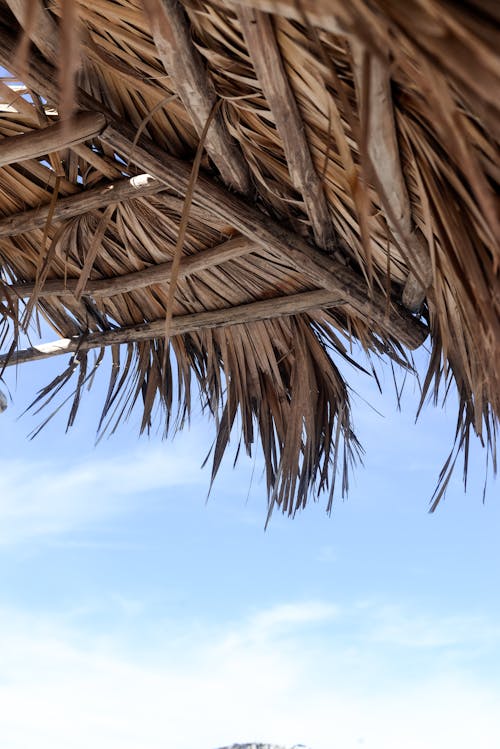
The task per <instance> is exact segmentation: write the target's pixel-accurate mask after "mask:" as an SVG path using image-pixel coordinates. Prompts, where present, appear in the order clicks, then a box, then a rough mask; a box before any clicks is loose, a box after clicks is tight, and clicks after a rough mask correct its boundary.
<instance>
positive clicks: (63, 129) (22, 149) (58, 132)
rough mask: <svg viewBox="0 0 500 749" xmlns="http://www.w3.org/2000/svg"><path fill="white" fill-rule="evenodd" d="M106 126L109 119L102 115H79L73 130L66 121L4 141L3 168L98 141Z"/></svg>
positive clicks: (0, 155) (0, 153)
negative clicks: (92, 140)
mask: <svg viewBox="0 0 500 749" xmlns="http://www.w3.org/2000/svg"><path fill="white" fill-rule="evenodd" d="M106 124H107V121H106V117H105V116H104V115H103V114H101V113H100V112H80V113H79V114H78V115H75V117H74V118H73V120H72V122H71V127H68V125H67V123H65V122H56V123H55V124H54V125H49V126H48V127H46V128H43V129H42V130H33V131H32V132H30V133H25V134H23V135H13V136H11V137H9V138H4V139H3V140H1V141H0V167H2V166H6V165H8V164H15V163H19V162H21V161H27V160H28V159H34V158H39V157H40V156H45V155H47V154H49V153H53V152H54V151H59V150H61V149H62V148H71V146H74V145H75V144H77V143H83V142H84V141H86V140H90V139H91V138H95V137H96V136H97V135H99V133H100V132H101V131H102V130H103V129H104V128H105V127H106Z"/></svg>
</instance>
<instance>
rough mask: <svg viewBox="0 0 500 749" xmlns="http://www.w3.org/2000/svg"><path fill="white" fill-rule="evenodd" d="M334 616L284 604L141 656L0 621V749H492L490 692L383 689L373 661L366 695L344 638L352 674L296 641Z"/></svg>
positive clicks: (475, 688)
mask: <svg viewBox="0 0 500 749" xmlns="http://www.w3.org/2000/svg"><path fill="white" fill-rule="evenodd" d="M2 613H3V616H2ZM351 614H352V612H351ZM339 616H340V617H342V616H343V614H342V613H341V612H338V611H337V610H335V611H334V610H333V609H331V607H330V606H329V604H325V603H321V602H305V603H304V602H300V603H292V604H287V605H284V606H279V607H273V608H271V609H270V610H268V611H262V612H259V613H258V614H255V615H253V616H251V617H250V618H249V619H247V620H246V621H243V622H238V623H233V624H232V625H231V626H230V627H228V626H227V625H224V626H223V627H222V626H221V628H220V629H219V630H218V631H216V632H214V631H213V630H208V629H207V630H202V632H203V633H202V634H200V629H197V630H196V633H195V632H194V631H193V632H191V633H190V632H189V631H188V632H184V634H183V636H182V638H181V639H179V637H178V634H176V633H175V632H173V631H168V632H165V636H164V638H163V639H162V640H161V641H159V642H158V643H156V644H155V648H154V652H153V653H152V652H151V650H150V651H149V652H148V653H147V654H142V655H141V654H139V653H138V652H137V651H136V652H135V653H134V654H130V653H128V652H127V650H126V649H125V648H123V647H120V646H119V643H118V642H117V641H115V642H114V644H113V645H112V646H111V645H110V643H109V641H107V642H106V643H105V642H104V640H103V639H102V638H101V639H99V640H92V639H91V638H88V637H83V636H82V635H81V633H78V632H74V631H71V630H68V629H67V627H66V626H65V625H64V624H63V623H61V622H60V621H59V622H57V621H55V620H50V619H48V620H45V621H43V620H40V619H37V620H35V618H34V617H31V616H21V615H20V614H19V613H16V612H12V611H10V612H9V611H7V612H5V611H4V612H0V736H1V745H2V749H26V747H28V746H36V747H37V749H53V747H59V746H64V747H65V749H84V748H85V749H88V747H90V746H91V747H92V748H93V749H137V747H141V749H160V747H162V748H164V747H165V746H172V747H175V749H198V748H199V749H213V748H214V747H218V746H223V745H225V744H231V743H233V742H244V741H252V740H253V741H256V740H260V741H269V742H275V743H277V744H282V745H287V744H288V745H290V746H291V745H293V744H295V743H304V744H307V745H308V746H310V747H312V749H332V747H339V748H341V749H359V747H363V749H400V748H401V747H402V746H404V747H405V749H422V747H425V749H445V748H446V749H447V747H450V748H451V747H453V749H470V747H471V746H475V747H481V749H497V747H498V746H499V744H500V728H499V726H498V709H499V707H500V689H499V688H498V684H497V686H496V688H494V687H493V686H491V685H489V686H488V684H487V683H486V682H482V681H481V680H480V679H479V678H478V677H477V676H476V677H474V678H473V677H471V676H467V675H466V674H465V673H460V672H457V671H450V672H440V673H436V672H433V673H429V674H428V675H427V676H426V677H425V678H422V679H417V678H415V676H414V674H412V673H411V670H410V671H409V672H408V674H404V672H403V676H402V677H401V678H400V679H399V680H398V681H394V680H390V679H389V680H388V679H387V677H386V674H385V673H384V666H385V661H384V658H387V655H385V656H380V655H376V654H373V657H374V658H375V660H376V665H377V666H378V673H377V675H376V678H374V679H373V682H372V689H366V687H365V688H364V687H363V668H364V661H365V653H364V652H363V648H360V647H359V645H360V642H359V641H357V640H356V638H354V640H353V641H352V642H351V643H350V647H351V649H352V650H353V651H354V654H353V657H352V658H351V660H350V662H349V668H350V669H351V670H352V671H354V672H355V673H349V668H347V667H346V662H344V663H343V664H342V658H341V656H342V652H341V651H342V648H343V647H344V646H343V645H342V644H340V643H339V642H338V641H337V640H336V636H335V633H334V632H333V630H332V633H331V636H330V637H328V638H327V639H324V638H323V639H322V641H321V643H318V648H317V649H316V650H314V649H313V650H311V649H310V648H309V646H308V645H307V643H306V644H305V641H304V639H303V635H304V628H306V629H307V627H308V626H309V628H310V631H309V634H311V633H313V632H314V627H315V625H316V624H317V623H318V622H319V621H321V622H323V623H325V622H326V621H330V620H331V621H332V622H337V621H338V618H339ZM331 617H333V619H332V618H331ZM270 623H271V626H269V624H270ZM178 626H179V630H180V629H182V628H183V627H182V623H180V622H179V623H178ZM284 631H286V633H287V637H286V638H285V640H283V632H284ZM180 643H182V647H180ZM228 643H230V644H231V647H228ZM365 645H366V643H365ZM353 677H354V678H353Z"/></svg>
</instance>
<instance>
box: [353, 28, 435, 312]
mask: <svg viewBox="0 0 500 749" xmlns="http://www.w3.org/2000/svg"><path fill="white" fill-rule="evenodd" d="M351 50H352V53H353V60H354V72H355V78H356V86H357V88H358V91H359V106H360V110H361V118H362V119H363V118H365V119H366V129H367V132H368V139H367V151H368V155H369V158H370V162H371V164H370V165H371V168H372V169H373V171H374V172H375V177H376V180H377V182H378V185H375V186H376V187H378V188H379V189H378V192H379V193H382V194H381V195H380V199H381V201H382V203H383V208H384V214H385V217H386V220H387V224H388V226H389V229H390V232H391V234H392V236H393V237H394V239H395V241H396V244H397V245H398V246H399V247H400V248H401V250H402V252H403V254H405V255H406V257H405V259H406V260H407V263H408V265H409V267H410V273H409V276H408V280H407V282H406V284H405V287H404V290H403V304H404V305H405V306H406V307H407V308H408V309H410V310H411V311H412V312H416V311H418V310H419V309H420V307H421V306H422V302H423V301H424V299H425V296H426V293H427V289H428V287H429V286H430V284H431V282H432V270H431V266H430V259H429V253H428V249H427V246H426V243H425V241H424V238H423V236H422V235H421V234H419V233H417V232H416V231H415V227H414V225H413V221H412V215H411V206H410V198H409V195H408V189H407V187H406V182H405V179H404V176H403V170H402V168H401V161H400V156H399V147H398V138H397V132H396V121H395V118H394V108H393V101H392V94H391V80H390V71H389V66H388V64H387V63H386V62H385V60H383V59H381V58H380V57H376V56H375V55H371V54H370V55H369V56H368V57H365V54H366V55H368V52H367V51H366V50H365V47H364V46H363V45H362V44H361V42H358V41H355V40H354V39H352V40H351ZM365 73H366V74H367V77H368V79H367V80H364V78H365ZM364 106H365V107H366V112H363V108H364Z"/></svg>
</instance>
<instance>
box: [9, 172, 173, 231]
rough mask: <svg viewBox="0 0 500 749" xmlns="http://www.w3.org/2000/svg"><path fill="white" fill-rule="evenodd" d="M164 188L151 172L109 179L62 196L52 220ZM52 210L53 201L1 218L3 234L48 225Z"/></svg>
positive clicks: (150, 193)
mask: <svg viewBox="0 0 500 749" xmlns="http://www.w3.org/2000/svg"><path fill="white" fill-rule="evenodd" d="M161 190H165V185H164V184H163V182H159V180H157V179H155V178H154V177H152V176H151V175H150V174H139V175H137V176H136V177H130V178H129V177H125V178H124V179H119V180H115V181H113V182H106V183H105V184H100V185H98V186H97V187H92V188H90V189H89V190H83V191H82V192H79V193H77V194H76V195H70V196H69V197H67V198H60V199H59V200H58V201H57V202H56V204H55V206H54V207H53V212H52V223H55V222H57V221H65V220H66V219H68V218H72V217H73V216H79V215H81V214H82V213H89V212H90V211H94V210H98V209H99V208H105V207H106V206H107V205H109V204H110V203H121V202H122V201H124V200H130V199H131V198H140V197H144V196H145V195H155V194H156V193H158V192H160V191H161ZM174 200H176V201H177V204H178V203H179V202H180V201H179V199H178V198H174ZM50 209H51V207H50V204H47V205H43V206H40V207H39V208H33V209H32V210H29V211H20V212H19V213H14V214H12V215H11V216H4V217H3V218H0V237H12V236H15V235H16V234H22V233H23V232H25V231H32V230H33V229H41V228H43V227H45V224H46V223H47V219H48V216H49V211H50Z"/></svg>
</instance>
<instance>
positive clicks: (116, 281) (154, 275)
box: [0, 237, 257, 299]
mask: <svg viewBox="0 0 500 749" xmlns="http://www.w3.org/2000/svg"><path fill="white" fill-rule="evenodd" d="M256 249H257V248H256V246H255V243H254V242H252V241H250V240H249V239H247V237H235V238H234V239H229V240H228V241H227V242H223V243H222V244H219V245H217V246H216V247H210V248H209V249H208V250H203V251H202V252H199V253H198V254H196V255H190V256H189V257H185V258H183V260H182V262H181V265H180V267H179V274H178V276H179V278H185V277H186V276H189V275H191V274H193V273H199V272H200V271H203V270H207V269H208V268H213V267H214V266H216V265H222V263H225V262H227V261H228V260H234V259H235V258H237V257H241V256H242V255H247V254H248V253H250V252H252V251H255V250H256ZM171 275H172V263H171V262H168V263H159V264H158V265H153V266H151V267H150V268H145V269H144V270H140V271H136V272H135V273H126V274H124V275H122V276H113V277H111V278H99V279H94V280H91V281H88V282H87V284H86V285H85V289H84V290H83V292H82V294H83V295H85V296H92V297H110V296H116V295H117V294H124V293H126V292H129V291H134V290H135V289H141V288H145V287H146V286H151V285H153V284H158V283H165V282H167V281H170V278H171ZM77 284H78V279H76V278H69V279H67V280H66V282H65V281H64V279H59V278H53V279H50V280H48V281H46V282H45V284H44V285H43V286H42V288H41V289H38V290H37V297H38V298H39V299H40V298H43V297H47V296H59V297H66V298H68V297H72V296H74V294H75V291H76V288H77ZM34 290H35V284H33V283H26V284H12V285H10V286H4V287H2V286H0V297H2V296H6V294H7V293H10V294H13V295H17V296H19V297H23V298H26V297H29V296H30V295H31V294H33V292H34Z"/></svg>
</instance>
